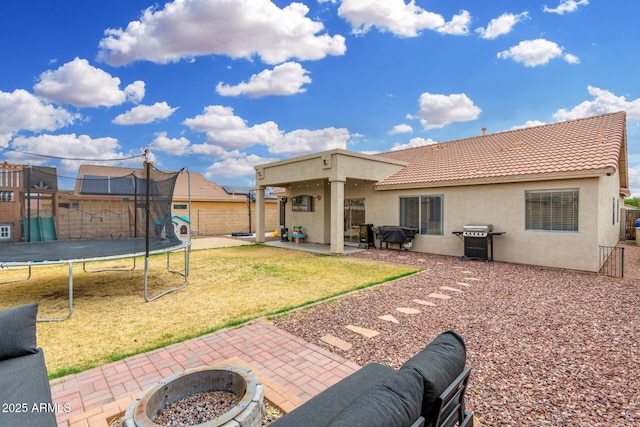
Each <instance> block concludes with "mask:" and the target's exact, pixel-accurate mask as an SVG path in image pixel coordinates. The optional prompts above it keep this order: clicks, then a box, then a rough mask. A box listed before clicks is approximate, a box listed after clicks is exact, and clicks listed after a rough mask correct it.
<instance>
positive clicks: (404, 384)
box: [329, 369, 423, 427]
mask: <svg viewBox="0 0 640 427" xmlns="http://www.w3.org/2000/svg"><path fill="white" fill-rule="evenodd" d="M422 390H423V381H422V376H420V374H419V373H418V372H417V371H415V370H413V369H405V370H402V371H400V372H397V373H396V374H395V375H392V376H391V377H389V378H387V379H385V380H384V381H382V382H381V383H380V384H378V385H376V386H375V387H373V388H372V389H370V390H368V391H367V392H365V393H364V394H362V395H361V396H360V397H358V398H357V399H355V400H354V401H353V402H351V403H350V404H349V406H347V407H346V408H344V410H343V411H342V412H340V413H339V414H338V415H337V416H336V417H335V418H334V419H333V421H332V422H331V423H330V424H329V426H331V427H409V426H411V425H412V424H413V422H414V421H415V420H416V419H418V417H419V416H420V412H421V410H422Z"/></svg>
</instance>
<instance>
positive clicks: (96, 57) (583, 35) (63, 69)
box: [0, 0, 640, 196]
mask: <svg viewBox="0 0 640 427" xmlns="http://www.w3.org/2000/svg"><path fill="white" fill-rule="evenodd" d="M639 15H640V2H637V1H628V0H627V1H622V0H608V1H602V0H546V1H526V0H521V1H517V2H516V1H512V0H492V1H482V2H479V1H473V0H466V1H465V0H463V1H453V0H434V1H426V0H415V1H413V2H407V1H406V0H342V1H340V0H308V1H300V2H293V3H292V2H289V1H280V0H190V1H189V0H175V1H171V2H164V1H159V2H156V3H153V2H150V1H142V0H109V1H95V0H22V1H10V2H2V3H0V63H2V72H1V74H0V76H1V78H0V146H2V147H6V148H5V149H3V150H1V151H0V161H5V160H6V161H9V162H11V163H25V164H32V165H47V166H57V167H58V173H59V175H62V176H75V173H76V172H77V168H78V166H79V164H82V163H97V162H98V161H100V160H108V163H106V164H109V165H119V166H131V165H134V164H135V165H138V164H139V162H140V158H134V159H131V158H130V157H132V156H137V155H140V154H141V153H142V151H143V150H144V148H145V147H148V148H149V149H150V153H151V154H150V155H151V158H152V160H154V162H155V164H156V166H157V167H158V168H160V169H165V170H168V169H172V170H177V169H180V168H182V167H185V166H186V167H188V169H189V170H190V171H194V172H201V173H203V174H205V175H206V176H207V178H209V179H211V180H214V181H216V182H218V183H220V184H238V185H251V184H252V182H253V177H254V169H253V167H254V166H255V165H257V164H261V163H267V162H271V161H276V160H281V159H286V158H290V157H293V156H298V155H304V154H307V153H311V152H317V151H322V150H327V149H332V148H343V149H348V150H353V151H358V152H364V153H378V152H385V151H390V150H394V149H398V148H403V147H408V146H417V145H423V144H429V143H434V142H437V141H449V140H454V139H459V138H466V137H470V136H475V135H479V134H481V133H482V131H481V129H482V128H483V127H486V128H487V131H488V132H489V133H492V132H499V131H503V130H509V129H512V128H516V127H522V126H530V125H536V124H542V123H552V122H556V121H558V120H567V119H574V118H579V117H585V116H591V115H597V114H603V113H607V112H613V111H620V110H625V111H627V129H628V146H629V164H630V165H629V167H630V177H631V190H632V192H633V194H634V195H635V196H640V139H639V138H640V85H639V84H638V76H639V75H640V53H638V52H639V50H638V47H637V43H638V40H640V26H639V25H638V24H637V19H638V18H637V17H638V16H639ZM33 154H37V156H34V155H33ZM57 158H63V160H59V159H57ZM114 159H120V160H119V161H117V162H114V161H113V160H114Z"/></svg>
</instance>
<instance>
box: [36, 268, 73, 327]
mask: <svg viewBox="0 0 640 427" xmlns="http://www.w3.org/2000/svg"><path fill="white" fill-rule="evenodd" d="M72 314H73V263H72V262H70V263H69V314H67V315H66V316H65V317H55V318H51V319H37V320H38V322H60V321H62V320H67V319H68V318H70V317H71V315H72Z"/></svg>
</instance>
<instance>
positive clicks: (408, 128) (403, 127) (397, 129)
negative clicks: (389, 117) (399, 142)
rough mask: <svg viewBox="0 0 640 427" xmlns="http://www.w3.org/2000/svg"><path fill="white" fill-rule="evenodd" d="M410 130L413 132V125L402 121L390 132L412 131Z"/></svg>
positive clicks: (394, 133) (396, 133)
mask: <svg viewBox="0 0 640 427" xmlns="http://www.w3.org/2000/svg"><path fill="white" fill-rule="evenodd" d="M410 132H413V128H412V127H411V125H408V124H406V123H402V124H400V125H395V126H394V127H393V129H391V131H390V132H389V133H390V134H391V135H398V134H400V133H410Z"/></svg>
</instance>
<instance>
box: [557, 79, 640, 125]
mask: <svg viewBox="0 0 640 427" xmlns="http://www.w3.org/2000/svg"><path fill="white" fill-rule="evenodd" d="M587 89H588V91H589V95H591V96H593V97H594V99H593V100H591V101H584V102H582V103H580V104H578V105H576V106H575V107H573V108H572V109H571V110H567V109H564V108H563V109H560V110H558V111H556V112H555V113H554V114H553V118H554V119H556V120H573V119H580V118H583V117H589V116H596V115H600V114H606V113H613V112H617V111H626V112H627V120H630V121H634V122H640V98H636V99H634V100H632V101H627V99H626V98H625V97H624V96H616V95H614V94H613V93H612V92H610V91H608V90H604V89H600V88H597V87H594V86H588V88H587Z"/></svg>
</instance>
